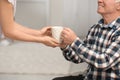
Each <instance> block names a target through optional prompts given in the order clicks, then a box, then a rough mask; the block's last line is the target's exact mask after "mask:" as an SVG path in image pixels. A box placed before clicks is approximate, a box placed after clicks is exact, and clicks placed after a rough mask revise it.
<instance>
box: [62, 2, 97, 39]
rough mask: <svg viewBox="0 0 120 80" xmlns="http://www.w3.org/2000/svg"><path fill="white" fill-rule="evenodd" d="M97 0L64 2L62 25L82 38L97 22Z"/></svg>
mask: <svg viewBox="0 0 120 80" xmlns="http://www.w3.org/2000/svg"><path fill="white" fill-rule="evenodd" d="M96 10H97V0H92V1H91V0H64V19H63V20H64V21H63V22H64V25H65V26H69V27H70V28H72V29H73V30H74V31H75V32H76V33H77V34H78V36H82V37H84V36H85V35H86V33H87V32H88V29H89V28H90V27H91V26H92V25H93V24H94V23H96V22H97V20H98V19H99V16H98V14H97V12H96Z"/></svg>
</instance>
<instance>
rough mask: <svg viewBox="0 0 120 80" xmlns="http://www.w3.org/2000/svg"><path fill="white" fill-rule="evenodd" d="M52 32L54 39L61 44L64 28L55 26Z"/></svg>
mask: <svg viewBox="0 0 120 80" xmlns="http://www.w3.org/2000/svg"><path fill="white" fill-rule="evenodd" d="M51 30H52V36H53V38H55V39H56V40H58V42H59V43H61V39H60V36H61V32H62V30H63V27H62V26H53V27H52V29H51Z"/></svg>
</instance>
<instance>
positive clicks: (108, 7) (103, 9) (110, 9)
mask: <svg viewBox="0 0 120 80" xmlns="http://www.w3.org/2000/svg"><path fill="white" fill-rule="evenodd" d="M116 11H117V10H116V2H115V0H98V9H97V12H98V13H99V14H101V15H104V14H112V13H115V12H116Z"/></svg>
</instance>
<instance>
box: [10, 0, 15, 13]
mask: <svg viewBox="0 0 120 80" xmlns="http://www.w3.org/2000/svg"><path fill="white" fill-rule="evenodd" d="M8 2H9V3H11V4H12V5H13V8H14V15H15V12H16V0H8Z"/></svg>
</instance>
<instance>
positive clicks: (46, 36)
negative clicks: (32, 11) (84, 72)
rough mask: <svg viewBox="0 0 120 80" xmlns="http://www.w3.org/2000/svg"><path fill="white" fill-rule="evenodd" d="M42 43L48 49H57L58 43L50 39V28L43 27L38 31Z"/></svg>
mask: <svg viewBox="0 0 120 80" xmlns="http://www.w3.org/2000/svg"><path fill="white" fill-rule="evenodd" d="M40 32H41V38H42V43H43V44H45V45H46V46H50V47H58V46H59V42H58V41H57V40H56V39H54V38H53V37H52V33H51V27H44V28H42V29H41V30H40Z"/></svg>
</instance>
